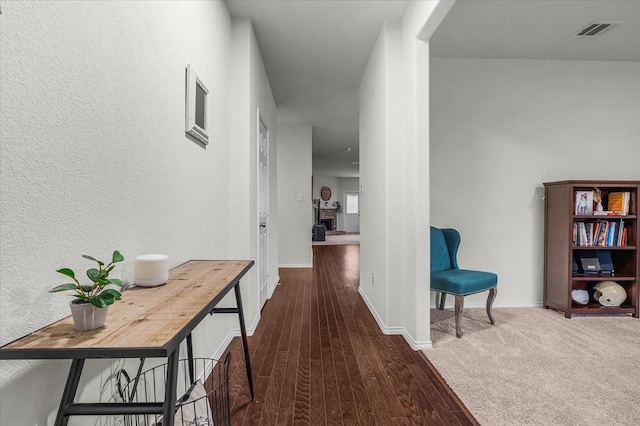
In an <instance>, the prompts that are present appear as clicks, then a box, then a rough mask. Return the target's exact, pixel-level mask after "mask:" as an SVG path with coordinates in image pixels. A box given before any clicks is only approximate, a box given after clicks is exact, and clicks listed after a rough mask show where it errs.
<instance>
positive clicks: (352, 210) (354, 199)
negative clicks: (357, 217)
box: [346, 194, 360, 214]
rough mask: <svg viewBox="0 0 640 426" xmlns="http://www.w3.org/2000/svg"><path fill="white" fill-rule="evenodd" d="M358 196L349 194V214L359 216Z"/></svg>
mask: <svg viewBox="0 0 640 426" xmlns="http://www.w3.org/2000/svg"><path fill="white" fill-rule="evenodd" d="M359 211H360V210H359V209H358V195H357V194H347V210H346V212H347V214H358V212H359Z"/></svg>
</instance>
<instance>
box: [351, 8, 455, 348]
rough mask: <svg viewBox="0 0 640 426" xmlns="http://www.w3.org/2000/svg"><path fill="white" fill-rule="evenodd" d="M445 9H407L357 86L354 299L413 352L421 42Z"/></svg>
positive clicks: (420, 260) (420, 287)
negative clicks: (358, 200)
mask: <svg viewBox="0 0 640 426" xmlns="http://www.w3.org/2000/svg"><path fill="white" fill-rule="evenodd" d="M451 4H452V2H439V1H416V2H411V3H410V4H409V6H408V8H407V11H406V13H405V15H404V18H403V20H402V22H387V23H386V24H385V26H384V28H383V29H382V32H381V34H380V36H379V39H378V42H377V44H376V46H375V47H374V50H373V52H372V54H371V57H370V59H369V63H368V65H367V69H366V71H365V74H364V76H363V79H362V81H361V83H360V158H361V160H360V163H361V164H360V182H361V184H362V191H363V192H362V196H361V216H360V219H361V221H360V235H361V254H360V259H361V267H360V272H361V273H360V293H361V294H362V296H363V298H364V300H365V301H366V302H367V304H368V306H369V308H370V309H371V310H372V312H373V314H374V316H375V317H376V319H377V321H378V323H379V324H380V326H381V328H382V329H383V331H384V332H386V333H399V334H403V335H404V337H405V338H406V339H407V341H408V342H409V344H410V345H411V346H412V347H414V348H423V347H430V346H431V341H430V329H429V328H430V324H429V310H428V309H425V307H426V306H428V305H429V294H430V292H429V238H428V232H429V168H428V165H429V102H428V99H429V79H428V76H429V74H428V72H429V52H428V44H427V43H426V42H425V40H427V39H428V37H429V36H430V35H431V33H433V31H434V30H435V28H436V27H437V25H438V24H439V23H440V21H441V20H442V18H443V16H444V15H445V14H446V11H448V10H449V8H450V7H451ZM373 274H375V282H374V280H373V279H372V277H373Z"/></svg>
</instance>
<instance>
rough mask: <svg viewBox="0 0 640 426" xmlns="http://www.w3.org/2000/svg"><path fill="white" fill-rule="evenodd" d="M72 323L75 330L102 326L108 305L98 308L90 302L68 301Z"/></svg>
mask: <svg viewBox="0 0 640 426" xmlns="http://www.w3.org/2000/svg"><path fill="white" fill-rule="evenodd" d="M69 307H70V308H71V316H72V317H73V324H74V325H75V327H76V330H77V331H88V330H94V329H96V328H100V327H104V323H105V322H106V321H107V310H108V308H109V307H108V306H107V307H104V308H98V307H96V306H93V305H92V304H91V303H69Z"/></svg>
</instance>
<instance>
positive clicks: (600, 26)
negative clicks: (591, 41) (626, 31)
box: [575, 21, 624, 37]
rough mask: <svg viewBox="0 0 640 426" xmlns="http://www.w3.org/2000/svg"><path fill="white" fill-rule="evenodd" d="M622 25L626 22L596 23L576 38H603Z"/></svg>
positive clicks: (582, 30)
mask: <svg viewBox="0 0 640 426" xmlns="http://www.w3.org/2000/svg"><path fill="white" fill-rule="evenodd" d="M620 24H624V22H605V21H595V22H592V23H590V24H589V25H587V26H586V27H584V28H582V29H581V30H580V31H578V32H577V33H576V34H575V36H576V37H596V36H601V35H602V34H604V33H606V32H607V31H609V30H611V29H613V28H615V27H617V26H618V25H620Z"/></svg>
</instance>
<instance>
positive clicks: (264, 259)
mask: <svg viewBox="0 0 640 426" xmlns="http://www.w3.org/2000/svg"><path fill="white" fill-rule="evenodd" d="M256 121H257V123H256V124H257V125H256V141H257V143H256V206H257V208H256V229H257V236H256V245H257V262H256V263H257V266H258V303H259V309H260V310H261V309H262V308H263V307H264V304H265V303H266V301H267V300H268V299H269V298H270V297H271V289H270V285H271V283H270V282H269V281H270V277H271V274H270V272H271V271H270V266H269V262H270V257H269V255H270V253H269V247H270V245H271V236H270V235H271V233H270V229H269V228H270V225H271V224H270V220H269V213H270V202H269V201H270V200H269V195H270V194H269V177H270V176H269V173H270V164H269V163H270V159H269V144H270V132H269V126H267V121H266V120H265V118H264V116H263V115H262V113H261V112H260V108H258V109H257V120H256ZM261 126H263V127H264V129H265V130H266V139H267V141H266V145H267V149H266V158H267V162H266V166H267V170H266V176H265V177H266V182H261V179H262V171H261V169H260V144H261V139H260V135H261V131H260V129H261ZM263 184H264V187H263V186H262V185H263ZM262 188H264V194H261V191H262ZM262 196H264V202H265V207H266V208H265V210H266V212H265V217H263V216H262V213H263V212H262V204H261V201H262V198H261V197H262ZM262 222H265V223H266V230H265V239H266V242H265V244H264V248H263V247H261V241H260V232H261V231H260V229H261V223H262ZM263 249H264V250H265V253H262V250H263ZM263 254H264V256H263ZM263 274H264V275H263ZM263 278H264V279H265V280H266V282H265V283H264V286H265V287H266V288H265V289H264V290H263V289H262V285H263Z"/></svg>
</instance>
